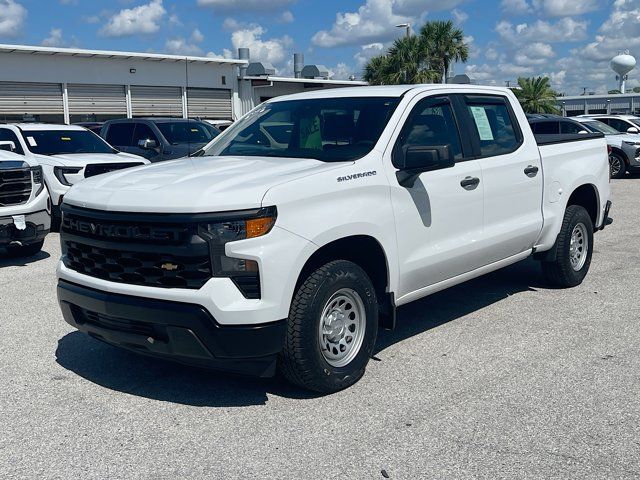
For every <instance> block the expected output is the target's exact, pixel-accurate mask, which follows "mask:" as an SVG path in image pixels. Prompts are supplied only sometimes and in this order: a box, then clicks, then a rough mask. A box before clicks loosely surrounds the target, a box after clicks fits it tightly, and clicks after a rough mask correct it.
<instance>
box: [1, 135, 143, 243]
mask: <svg viewBox="0 0 640 480" xmlns="http://www.w3.org/2000/svg"><path fill="white" fill-rule="evenodd" d="M0 141H3V142H10V143H11V144H12V145H13V148H12V150H13V152H14V153H17V154H19V155H22V156H23V157H24V158H27V159H29V160H30V161H33V162H36V163H38V164H39V165H40V166H42V170H43V172H44V180H45V183H46V185H47V189H48V191H49V195H50V202H51V213H52V229H53V230H54V231H56V230H58V227H59V225H60V203H62V198H63V197H64V194H65V193H67V190H69V187H71V185H73V184H74V183H77V182H79V181H80V180H83V179H85V178H89V177H93V176H95V175H101V174H103V173H107V172H112V171H114V170H121V169H123V168H129V167H135V166H139V165H143V164H148V163H149V161H148V160H145V159H144V158H142V157H139V156H137V155H132V154H130V153H123V152H119V151H118V150H116V149H115V148H113V147H112V146H111V145H109V144H108V143H107V142H105V141H104V140H103V139H102V138H100V137H99V136H98V135H96V134H95V133H93V132H91V131H89V130H87V129H86V128H84V127H80V126H77V125H52V124H45V123H20V124H8V125H0Z"/></svg>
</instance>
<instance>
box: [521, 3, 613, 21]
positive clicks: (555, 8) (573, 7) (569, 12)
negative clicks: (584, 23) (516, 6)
mask: <svg viewBox="0 0 640 480" xmlns="http://www.w3.org/2000/svg"><path fill="white" fill-rule="evenodd" d="M603 3H604V2H602V1H601V0H533V6H534V8H536V9H537V10H539V11H542V13H544V14H545V15H547V16H548V17H568V16H576V15H583V14H585V13H588V12H593V11H594V10H598V8H600V7H602V5H603Z"/></svg>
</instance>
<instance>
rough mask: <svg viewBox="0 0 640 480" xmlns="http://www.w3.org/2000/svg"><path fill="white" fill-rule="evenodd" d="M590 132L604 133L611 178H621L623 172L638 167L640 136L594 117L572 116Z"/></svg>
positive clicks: (639, 163)
mask: <svg viewBox="0 0 640 480" xmlns="http://www.w3.org/2000/svg"><path fill="white" fill-rule="evenodd" d="M574 118H575V120H576V121H577V122H579V123H580V124H582V125H583V126H584V127H585V128H587V129H588V130H589V131H590V132H601V133H604V135H605V138H606V139H607V144H608V145H609V146H610V147H611V152H610V153H609V165H610V167H611V178H623V177H624V175H625V173H627V172H628V171H629V172H633V171H637V170H639V169H640V136H638V135H636V134H632V133H621V132H620V131H618V130H617V129H615V128H613V127H611V126H610V125H607V124H606V123H603V122H601V121H599V120H596V119H595V118H589V117H574Z"/></svg>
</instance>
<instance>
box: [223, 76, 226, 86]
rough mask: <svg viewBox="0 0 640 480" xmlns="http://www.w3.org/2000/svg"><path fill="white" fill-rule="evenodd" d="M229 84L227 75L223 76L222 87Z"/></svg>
mask: <svg viewBox="0 0 640 480" xmlns="http://www.w3.org/2000/svg"><path fill="white" fill-rule="evenodd" d="M226 84H227V77H226V76H225V75H222V85H226Z"/></svg>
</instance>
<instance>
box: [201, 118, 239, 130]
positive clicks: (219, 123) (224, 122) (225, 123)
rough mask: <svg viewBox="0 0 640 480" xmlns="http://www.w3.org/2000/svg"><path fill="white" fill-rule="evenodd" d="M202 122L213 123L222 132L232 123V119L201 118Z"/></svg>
mask: <svg viewBox="0 0 640 480" xmlns="http://www.w3.org/2000/svg"><path fill="white" fill-rule="evenodd" d="M203 122H207V123H208V124H210V125H213V126H214V127H216V128H217V129H218V130H220V131H221V132H224V131H225V130H226V129H227V128H229V127H230V126H231V125H233V120H203Z"/></svg>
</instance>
